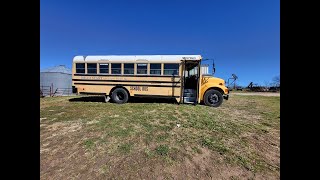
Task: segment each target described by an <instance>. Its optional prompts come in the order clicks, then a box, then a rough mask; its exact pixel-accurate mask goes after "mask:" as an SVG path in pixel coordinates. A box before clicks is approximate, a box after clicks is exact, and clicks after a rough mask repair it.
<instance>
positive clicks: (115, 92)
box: [72, 55, 229, 107]
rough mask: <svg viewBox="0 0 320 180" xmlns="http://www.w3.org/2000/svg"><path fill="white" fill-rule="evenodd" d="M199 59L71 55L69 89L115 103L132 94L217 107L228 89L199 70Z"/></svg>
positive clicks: (223, 82) (164, 56)
mask: <svg viewBox="0 0 320 180" xmlns="http://www.w3.org/2000/svg"><path fill="white" fill-rule="evenodd" d="M201 60H202V57H201V55H137V56H75V57H74V58H73V65H72V87H73V92H74V93H78V94H100V95H105V97H106V100H107V101H108V100H109V99H110V98H111V100H112V101H113V102H115V103H119V104H121V103H126V102H127V101H128V99H129V98H130V97H132V96H134V97H164V98H175V99H176V100H177V102H179V103H193V104H197V103H202V102H203V103H204V104H205V105H207V106H213V107H218V106H220V105H221V104H222V102H223V99H226V100H228V98H229V90H228V88H227V87H226V86H225V81H224V80H223V79H220V78H216V77H213V76H212V75H204V74H202V73H201V68H200V67H201Z"/></svg>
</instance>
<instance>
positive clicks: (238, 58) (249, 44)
mask: <svg viewBox="0 0 320 180" xmlns="http://www.w3.org/2000/svg"><path fill="white" fill-rule="evenodd" d="M137 54H138V55H144V54H200V55H202V56H203V58H214V59H215V64H216V74H215V76H217V77H220V78H223V79H225V80H227V79H228V78H229V77H231V74H233V73H234V74H236V75H237V76H238V77H239V81H238V83H239V84H240V85H243V86H247V85H248V84H249V83H250V82H251V81H253V82H254V83H258V84H260V85H265V82H272V78H273V77H274V76H277V75H279V74H280V1H279V0H241V1H239V0H168V1H166V0H152V1H151V0H150V1H147V0H145V1H143V0H101V1H98V0H90V1H88V0H87V1H81V0H77V1H76V0H68V1H62V0H41V1H40V69H44V68H47V67H51V66H55V65H60V64H64V65H66V66H67V67H71V64H72V58H73V57H74V56H75V55H137ZM209 62H210V61H208V62H207V63H209Z"/></svg>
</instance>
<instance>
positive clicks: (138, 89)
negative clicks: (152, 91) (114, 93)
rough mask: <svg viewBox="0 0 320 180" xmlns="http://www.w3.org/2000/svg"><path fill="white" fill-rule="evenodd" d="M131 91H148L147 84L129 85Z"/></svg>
mask: <svg viewBox="0 0 320 180" xmlns="http://www.w3.org/2000/svg"><path fill="white" fill-rule="evenodd" d="M130 90H131V91H148V86H130Z"/></svg>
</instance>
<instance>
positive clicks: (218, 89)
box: [203, 87, 224, 98]
mask: <svg viewBox="0 0 320 180" xmlns="http://www.w3.org/2000/svg"><path fill="white" fill-rule="evenodd" d="M211 89H214V90H217V91H219V92H220V93H221V94H222V95H223V94H224V92H223V90H222V89H220V88H218V87H211V88H209V89H207V90H206V92H207V91H209V90H211ZM206 92H204V93H203V98H204V95H205V94H206Z"/></svg>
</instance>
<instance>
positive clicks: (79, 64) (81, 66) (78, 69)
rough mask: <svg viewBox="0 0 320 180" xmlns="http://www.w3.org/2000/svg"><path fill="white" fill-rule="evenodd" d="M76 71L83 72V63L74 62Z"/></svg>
mask: <svg viewBox="0 0 320 180" xmlns="http://www.w3.org/2000/svg"><path fill="white" fill-rule="evenodd" d="M76 73H81V74H84V73H85V68H84V63H76Z"/></svg>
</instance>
